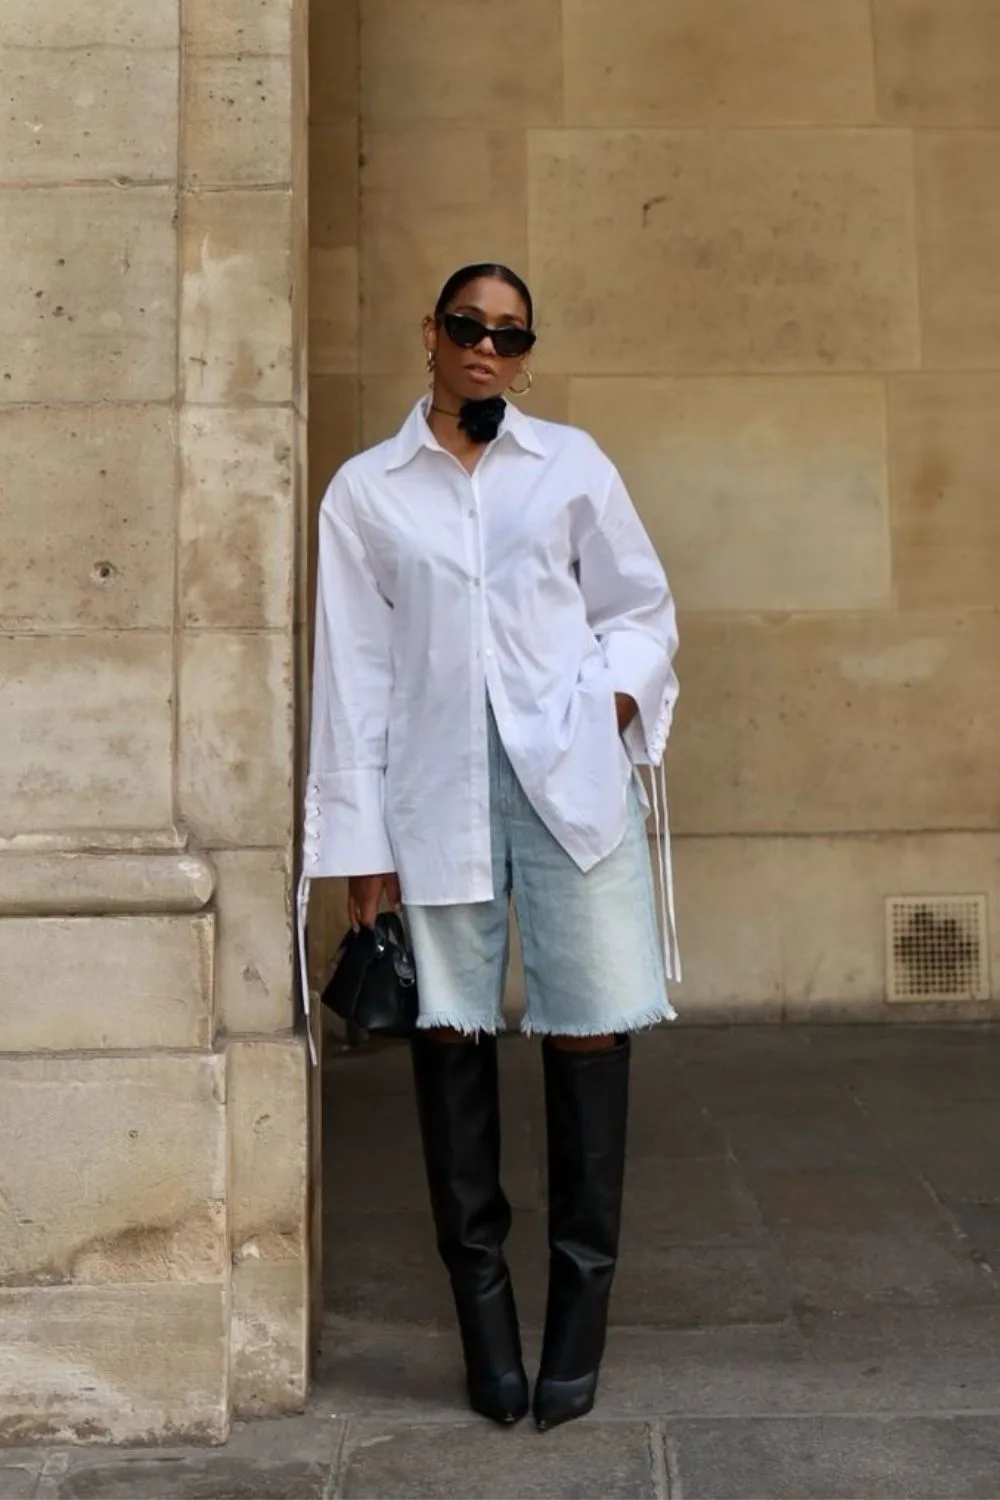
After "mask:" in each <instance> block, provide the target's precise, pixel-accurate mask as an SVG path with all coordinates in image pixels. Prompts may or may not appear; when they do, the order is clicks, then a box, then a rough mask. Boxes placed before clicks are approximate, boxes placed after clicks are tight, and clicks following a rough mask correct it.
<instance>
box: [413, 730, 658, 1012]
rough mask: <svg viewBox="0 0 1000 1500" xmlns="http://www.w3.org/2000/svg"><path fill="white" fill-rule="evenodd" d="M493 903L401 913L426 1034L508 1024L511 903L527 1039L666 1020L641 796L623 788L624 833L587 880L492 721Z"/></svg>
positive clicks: (634, 786)
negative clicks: (530, 793)
mask: <svg viewBox="0 0 1000 1500" xmlns="http://www.w3.org/2000/svg"><path fill="white" fill-rule="evenodd" d="M488 717H489V758H490V828H491V836H492V851H493V889H494V897H493V900H492V901H477V902H472V903H466V904H459V905H450V906H408V907H407V909H406V918H407V922H408V925H409V929H410V936H411V940H412V943H413V952H414V957H415V959H416V964H417V987H418V990H419V994H420V1019H419V1023H418V1024H419V1025H420V1026H421V1027H433V1026H448V1027H452V1028H453V1029H455V1030H458V1031H462V1032H465V1033H467V1034H474V1033H477V1032H480V1031H483V1032H490V1033H494V1032H496V1031H498V1030H502V1029H503V1027H504V1024H505V1023H504V1016H503V1010H502V1000H503V990H504V981H505V979H506V974H507V961H508V946H509V944H508V934H509V928H508V908H509V903H510V902H511V900H513V903H514V909H515V911H516V914H517V923H518V930H519V932H520V937H521V948H522V952H523V955H524V974H525V981H526V990H527V1008H526V1011H525V1015H524V1018H523V1020H522V1022H521V1030H522V1031H524V1032H525V1033H526V1034H531V1033H532V1032H542V1033H546V1034H549V1035H556V1036H601V1035H605V1034H607V1033H611V1032H625V1031H636V1030H638V1029H640V1028H642V1027H646V1026H652V1025H655V1024H656V1023H657V1022H658V1021H666V1020H671V1019H673V1016H674V1011H673V1009H672V1007H671V1005H670V1002H669V1000H668V998H667V985H666V974H665V969H664V961H663V949H662V946H661V943H660V937H659V932H658V929H657V919H656V907H655V895H654V887H653V875H652V868H651V865H650V858H649V841H648V838H647V834H646V807H645V799H644V797H643V796H642V793H641V790H640V786H641V784H640V782H639V780H638V776H634V777H633V779H632V782H631V784H630V785H629V788H628V794H627V795H628V799H629V809H630V816H629V821H628V826H627V828H626V832H625V836H624V838H623V839H622V841H621V843H620V844H619V845H618V847H617V848H616V849H614V850H613V851H612V853H611V854H609V855H608V856H607V858H605V859H603V860H601V861H600V862H599V863H598V864H597V865H595V866H594V867H593V869H591V870H589V871H588V872H587V873H586V874H584V873H583V871H582V870H580V868H579V867H578V866H577V865H576V864H575V863H574V862H573V860H572V859H571V858H570V856H569V855H568V854H567V853H566V852H565V850H564V849H563V848H562V846H561V845H560V844H559V843H558V842H557V841H556V839H555V838H553V836H552V834H551V833H549V831H548V829H547V828H546V827H545V825H544V823H543V822H542V820H541V819H540V818H539V816H538V814H537V813H536V812H535V810H534V808H533V807H532V806H531V803H530V802H529V801H528V798H527V796H526V795H525V793H524V791H523V790H522V788H521V785H520V783H519V781H518V779H517V777H516V775H515V774H514V769H513V767H512V766H511V763H510V761H509V759H508V757H507V753H506V751H505V750H504V748H503V744H502V742H501V739H500V735H499V731H498V730H497V726H496V722H495V720H494V717H493V713H492V711H490V713H489V715H488Z"/></svg>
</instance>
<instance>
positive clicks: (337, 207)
mask: <svg viewBox="0 0 1000 1500" xmlns="http://www.w3.org/2000/svg"><path fill="white" fill-rule="evenodd" d="M359 173H360V163H359V161H358V126H357V122H356V121H354V120H348V121H346V122H336V123H332V124H330V123H326V124H320V125H315V124H314V125H313V126H312V128H311V130H310V132H309V239H310V243H311V244H313V245H315V246H316V247H317V248H319V249H323V250H340V249H342V248H343V247H344V246H345V245H356V244H357V242H358V177H359Z"/></svg>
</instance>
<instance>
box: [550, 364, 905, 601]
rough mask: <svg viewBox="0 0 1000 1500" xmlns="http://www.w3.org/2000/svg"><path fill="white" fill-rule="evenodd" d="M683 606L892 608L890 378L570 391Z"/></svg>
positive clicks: (611, 384)
mask: <svg viewBox="0 0 1000 1500" xmlns="http://www.w3.org/2000/svg"><path fill="white" fill-rule="evenodd" d="M570 389H571V395H570V414H571V417H572V420H573V421H574V422H575V423H577V424H578V425H579V426H581V427H584V428H586V430H587V431H588V432H590V433H591V434H592V435H593V436H594V437H595V438H596V439H597V441H598V442H599V443H601V445H602V446H603V447H604V448H605V450H606V451H607V452H608V453H609V454H610V455H611V457H612V458H613V459H614V460H615V462H616V463H617V464H618V467H619V469H620V470H621V473H622V475H623V477H624V479H625V482H626V484H627V485H628V486H629V488H630V490H631V493H632V497H633V499H634V500H635V502H636V505H637V507H638V510H639V513H640V515H641V516H642V518H643V521H644V522H645V524H646V529H647V530H648V531H649V533H650V536H651V537H652V539H653V541H654V543H655V544H656V546H657V548H658V550H659V553H660V556H661V557H662V558H663V561H664V563H665V565H666V567H667V570H668V573H669V576H670V581H671V585H672V587H673V589H674V590H675V593H676V597H677V601H678V604H679V605H680V607H681V608H686V609H698V610H740V609H743V610H777V609H802V610H813V609H865V608H877V607H879V606H888V605H889V604H891V602H892V580H891V564H890V556H889V527H888V516H887V508H888V499H887V495H886V478H885V471H886V433H885V427H886V421H885V394H884V389H883V384H882V382H881V381H880V380H873V379H865V378H857V379H850V378H841V379H833V378H829V379H822V378H818V379H815V380H811V381H808V382H805V381H802V380H788V379H785V380H782V379H775V378H771V379H767V380H764V379H757V380H754V379H747V378H744V379H741V380H734V379H728V380H726V379H707V380H706V379H702V380H676V379H660V380H656V379H652V380H650V379H642V380H640V379H624V380H623V379H618V380H574V381H572V382H571V387H570Z"/></svg>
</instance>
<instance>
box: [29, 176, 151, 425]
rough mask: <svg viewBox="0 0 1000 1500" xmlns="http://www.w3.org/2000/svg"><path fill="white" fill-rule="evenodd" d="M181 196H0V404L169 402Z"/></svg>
mask: <svg viewBox="0 0 1000 1500" xmlns="http://www.w3.org/2000/svg"><path fill="white" fill-rule="evenodd" d="M174 197H175V195H174V191H173V189H172V188H168V187H135V188H127V189H125V188H116V187H104V186H101V187H93V186H88V187H73V188H64V189H62V190H60V191H59V192H52V191H51V190H49V189H46V188H3V189H0V265H2V266H4V267H5V276H6V285H5V290H4V296H3V299H2V300H0V402H17V401H162V400H166V399H168V398H169V397H171V396H172V395H173V392H174V326H175V312H176V307H175V303H176V268H175V262H176V233H175V230H174V227H173V223H172V219H173V214H174ZM26 244H28V245H30V246H31V254H30V255H25V254H24V246H25V245H26Z"/></svg>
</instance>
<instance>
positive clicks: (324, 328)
mask: <svg viewBox="0 0 1000 1500" xmlns="http://www.w3.org/2000/svg"><path fill="white" fill-rule="evenodd" d="M359 326H360V309H359V307H358V251H357V247H356V246H354V245H342V246H341V247H340V248H339V249H336V250H328V249H324V248H322V247H314V248H313V249H312V251H311V252H310V256H309V364H310V367H311V369H312V370H313V371H314V373H316V374H319V375H352V374H354V373H355V371H356V370H357V368H358V332H359Z"/></svg>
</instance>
